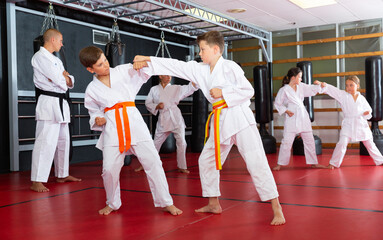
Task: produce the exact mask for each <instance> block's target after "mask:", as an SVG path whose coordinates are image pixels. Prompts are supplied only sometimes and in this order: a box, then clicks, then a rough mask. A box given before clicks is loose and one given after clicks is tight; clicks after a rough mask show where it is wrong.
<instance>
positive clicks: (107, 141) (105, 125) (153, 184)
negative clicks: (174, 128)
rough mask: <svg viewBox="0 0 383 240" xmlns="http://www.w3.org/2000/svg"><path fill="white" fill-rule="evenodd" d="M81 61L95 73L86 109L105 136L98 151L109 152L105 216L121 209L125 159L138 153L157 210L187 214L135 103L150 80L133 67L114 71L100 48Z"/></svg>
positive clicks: (91, 49)
mask: <svg viewBox="0 0 383 240" xmlns="http://www.w3.org/2000/svg"><path fill="white" fill-rule="evenodd" d="M79 57H80V61H81V63H82V64H83V65H84V66H85V67H86V69H87V70H88V71H89V72H91V73H94V74H95V75H94V77H93V81H92V82H91V83H89V85H88V87H87V89H86V91H85V107H86V108H87V109H88V111H89V115H90V120H89V123H90V127H91V129H92V130H96V131H102V133H101V136H100V139H99V141H98V143H97V146H96V147H98V148H99V149H101V150H102V151H103V166H102V168H103V169H102V178H103V180H104V187H105V191H106V198H107V201H106V206H105V207H104V208H103V209H101V210H99V214H101V215H108V214H110V213H111V212H112V211H115V210H117V209H119V208H120V207H121V197H120V181H119V179H120V171H121V168H122V166H123V164H124V157H125V155H126V154H128V153H132V154H134V155H136V156H137V158H138V160H139V161H140V163H141V164H142V166H143V167H144V170H145V172H146V174H147V178H148V181H149V186H150V190H151V192H152V196H153V200H154V206H155V207H162V208H164V209H165V210H166V211H168V212H170V213H171V214H172V215H180V214H181V213H182V211H181V210H180V209H178V208H176V207H175V206H174V205H173V199H172V197H171V196H170V194H169V188H168V183H167V181H166V177H165V172H164V169H163V168H162V162H161V160H160V157H159V155H158V152H157V150H156V148H155V147H154V144H153V140H152V138H151V136H150V133H149V130H148V128H147V126H146V124H145V122H144V120H143V118H142V116H141V114H140V112H139V111H138V109H137V108H136V107H135V104H134V100H135V98H136V95H137V93H138V91H139V90H140V88H141V86H142V85H143V84H144V83H145V82H146V81H147V80H148V79H149V77H150V75H147V74H145V72H144V71H142V72H140V73H139V72H137V71H136V70H134V69H133V66H132V64H124V65H120V66H117V67H115V68H110V67H109V62H108V60H107V59H106V58H105V55H104V53H103V52H102V50H101V49H99V48H97V47H93V46H90V47H86V48H84V49H82V50H81V52H80V55H79ZM137 64H139V63H137ZM121 115H122V120H121Z"/></svg>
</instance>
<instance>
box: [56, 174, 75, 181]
mask: <svg viewBox="0 0 383 240" xmlns="http://www.w3.org/2000/svg"><path fill="white" fill-rule="evenodd" d="M56 182H59V183H64V182H81V178H75V177H73V176H70V175H69V176H68V177H66V178H57V179H56Z"/></svg>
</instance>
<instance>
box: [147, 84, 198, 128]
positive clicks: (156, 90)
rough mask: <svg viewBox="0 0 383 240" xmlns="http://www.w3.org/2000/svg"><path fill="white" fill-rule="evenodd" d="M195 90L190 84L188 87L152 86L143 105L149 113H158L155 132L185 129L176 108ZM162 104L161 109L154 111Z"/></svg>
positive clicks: (179, 111) (180, 114)
mask: <svg viewBox="0 0 383 240" xmlns="http://www.w3.org/2000/svg"><path fill="white" fill-rule="evenodd" d="M195 90H197V88H194V86H193V85H192V84H191V83H190V84H189V85H183V86H181V85H171V84H170V83H169V84H167V85H166V86H165V88H163V87H162V85H161V84H158V85H157V86H153V87H152V88H151V89H150V91H149V94H148V97H147V98H146V101H145V105H146V108H147V109H148V111H149V112H150V113H152V114H153V115H157V114H158V113H159V117H158V122H157V127H156V132H169V131H172V130H174V129H178V128H185V127H186V125H185V121H184V118H183V117H182V113H181V110H180V109H179V108H178V106H177V105H178V104H179V102H180V101H181V100H182V99H184V98H185V97H187V96H189V95H190V94H192V93H193V92H194V91H195ZM161 102H162V103H163V104H164V108H163V109H156V107H157V105H158V104H159V103H161Z"/></svg>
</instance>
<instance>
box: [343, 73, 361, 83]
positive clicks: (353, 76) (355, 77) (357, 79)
mask: <svg viewBox="0 0 383 240" xmlns="http://www.w3.org/2000/svg"><path fill="white" fill-rule="evenodd" d="M347 80H350V81H353V82H354V83H355V84H356V85H359V84H360V80H359V78H358V77H357V76H356V75H351V76H348V77H347V78H346V81H347Z"/></svg>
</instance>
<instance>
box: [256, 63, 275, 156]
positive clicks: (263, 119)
mask: <svg viewBox="0 0 383 240" xmlns="http://www.w3.org/2000/svg"><path fill="white" fill-rule="evenodd" d="M253 77H254V88H255V116H256V120H257V123H259V124H260V130H259V133H260V135H261V139H262V144H263V148H264V149H265V153H276V152H277V146H276V143H277V142H276V139H275V138H274V137H273V136H271V135H270V134H269V133H268V132H267V130H266V123H269V122H270V121H271V114H270V108H271V102H270V94H271V92H270V78H269V77H268V69H267V67H266V66H255V67H254V69H253Z"/></svg>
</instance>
